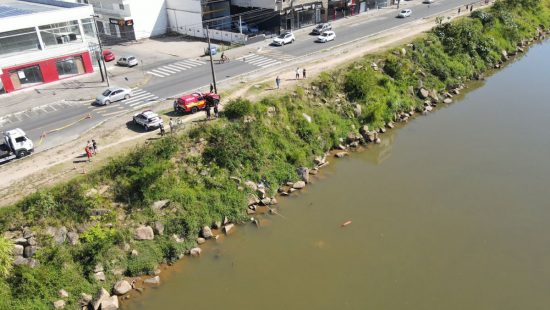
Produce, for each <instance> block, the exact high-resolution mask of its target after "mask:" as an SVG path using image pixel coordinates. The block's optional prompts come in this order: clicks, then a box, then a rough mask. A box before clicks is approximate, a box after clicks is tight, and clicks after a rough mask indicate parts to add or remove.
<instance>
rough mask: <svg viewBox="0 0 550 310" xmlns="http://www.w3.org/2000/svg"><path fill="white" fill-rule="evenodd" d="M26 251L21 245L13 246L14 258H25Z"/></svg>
mask: <svg viewBox="0 0 550 310" xmlns="http://www.w3.org/2000/svg"><path fill="white" fill-rule="evenodd" d="M24 250H25V247H24V246H22V245H20V244H15V245H14V246H13V251H12V253H13V255H14V256H23V251H24Z"/></svg>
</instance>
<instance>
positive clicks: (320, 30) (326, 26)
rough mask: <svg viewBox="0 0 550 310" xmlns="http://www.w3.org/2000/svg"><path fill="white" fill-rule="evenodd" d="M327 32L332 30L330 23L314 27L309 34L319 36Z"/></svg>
mask: <svg viewBox="0 0 550 310" xmlns="http://www.w3.org/2000/svg"><path fill="white" fill-rule="evenodd" d="M329 30H332V25H331V24H330V23H322V24H319V25H317V26H315V28H313V30H311V33H313V34H321V33H323V32H325V31H329Z"/></svg>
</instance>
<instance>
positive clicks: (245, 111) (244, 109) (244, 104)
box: [223, 98, 253, 119]
mask: <svg viewBox="0 0 550 310" xmlns="http://www.w3.org/2000/svg"><path fill="white" fill-rule="evenodd" d="M252 111H253V107H252V103H251V102H250V101H249V100H247V99H243V98H238V99H236V100H232V101H230V102H229V103H228V104H227V105H226V106H225V108H224V112H223V115H225V116H226V117H227V118H228V119H238V118H242V117H244V116H245V115H250V114H251V113H252Z"/></svg>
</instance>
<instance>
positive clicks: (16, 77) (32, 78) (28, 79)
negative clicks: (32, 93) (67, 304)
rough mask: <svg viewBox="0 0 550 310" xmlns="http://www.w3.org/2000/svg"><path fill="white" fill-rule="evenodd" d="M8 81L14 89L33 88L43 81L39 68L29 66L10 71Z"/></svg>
mask: <svg viewBox="0 0 550 310" xmlns="http://www.w3.org/2000/svg"><path fill="white" fill-rule="evenodd" d="M10 79H11V81H12V83H13V86H14V88H15V89H19V88H22V87H27V86H33V85H36V84H40V83H42V82H43V81H44V80H43V79H42V72H41V71H40V67H39V66H30V67H26V68H21V69H17V70H14V71H10Z"/></svg>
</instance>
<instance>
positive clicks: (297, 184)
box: [292, 181, 306, 189]
mask: <svg viewBox="0 0 550 310" xmlns="http://www.w3.org/2000/svg"><path fill="white" fill-rule="evenodd" d="M304 187H306V182H304V181H297V182H294V184H292V188H294V189H302V188H304Z"/></svg>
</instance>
